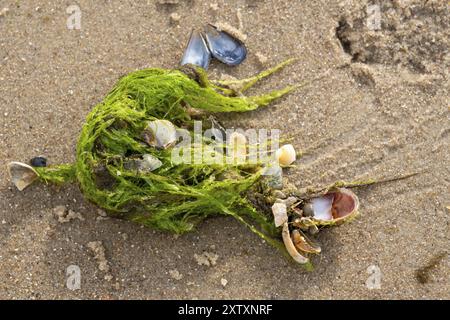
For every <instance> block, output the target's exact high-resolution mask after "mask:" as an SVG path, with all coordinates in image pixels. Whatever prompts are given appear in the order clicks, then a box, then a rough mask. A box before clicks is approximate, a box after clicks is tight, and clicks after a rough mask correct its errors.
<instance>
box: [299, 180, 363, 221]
mask: <svg viewBox="0 0 450 320" xmlns="http://www.w3.org/2000/svg"><path fill="white" fill-rule="evenodd" d="M302 209H303V212H304V213H305V215H307V216H310V217H311V218H312V219H313V220H314V221H315V222H316V223H317V224H319V225H332V224H336V223H342V222H345V221H348V220H350V219H352V218H353V217H355V216H356V215H357V214H358V210H359V199H358V197H357V196H356V195H355V194H354V193H353V192H352V191H350V190H349V189H344V188H340V189H337V190H336V191H332V192H329V193H327V194H325V195H323V196H321V197H316V198H312V199H311V200H309V201H308V202H307V203H306V204H303V208H302Z"/></svg>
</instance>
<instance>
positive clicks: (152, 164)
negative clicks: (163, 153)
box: [123, 154, 163, 174]
mask: <svg viewBox="0 0 450 320" xmlns="http://www.w3.org/2000/svg"><path fill="white" fill-rule="evenodd" d="M162 165H163V163H162V162H161V160H159V159H158V158H156V157H154V156H152V155H151V154H145V155H144V156H143V157H142V159H130V160H128V161H125V162H124V164H123V166H124V168H125V169H127V170H132V171H137V172H138V173H142V174H145V173H150V172H152V171H154V170H156V169H158V168H160V167H161V166H162Z"/></svg>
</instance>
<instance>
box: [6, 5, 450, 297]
mask: <svg viewBox="0 0 450 320" xmlns="http://www.w3.org/2000/svg"><path fill="white" fill-rule="evenodd" d="M374 4H375V7H374ZM73 5H75V6H76V7H78V8H79V9H80V13H81V16H80V17H81V20H80V25H79V27H80V29H78V28H77V27H78V26H77V25H75V26H74V25H72V26H74V27H75V28H73V29H70V28H68V19H69V17H70V16H71V15H72V14H73V12H74V11H72V9H73V8H74V7H73ZM71 6H72V8H71V10H69V12H67V11H66V10H67V9H68V8H70V7H71ZM449 9H450V7H449V5H448V4H447V3H446V1H443V0H430V1H426V2H424V1H419V0H404V1H400V0H398V1H387V0H381V1H374V2H371V1H367V0H364V1H352V0H342V1H325V0H322V1H320V0H310V1H300V0H294V1H289V0H280V1H278V0H233V1H224V0H211V1H198V0H172V1H168V0H166V1H164V0H138V1H131V0H104V1H88V0H78V1H76V2H75V1H72V0H64V1H54V0H53V1H41V0H29V1H13V0H0V167H1V168H2V169H1V170H0V279H1V281H0V299H450V259H449V247H450V207H449V206H450V192H449V191H450V153H449V147H450V121H449V120H450V111H449V110H450V109H449V106H450V104H449V103H450V99H449V98H450V95H449V92H450V91H449V90H450V81H449V71H450V14H449ZM371 19H374V20H373V21H372V20H371ZM69 22H70V21H69ZM209 22H210V23H228V24H229V25H231V26H233V27H235V28H237V29H240V32H241V33H243V34H245V35H246V40H245V44H246V46H247V49H248V52H249V54H248V58H247V59H246V60H245V61H244V63H242V64H241V65H240V66H237V67H227V66H224V65H222V64H219V63H217V62H213V63H212V64H211V66H210V68H209V70H208V74H209V76H210V77H211V78H216V79H217V78H220V77H222V76H224V75H229V76H233V77H236V78H245V77H248V76H251V75H253V74H256V73H258V72H260V71H262V70H264V69H265V68H267V67H270V66H273V65H275V64H277V63H279V62H281V61H283V60H285V59H288V58H292V57H296V58H298V61H297V62H296V63H294V64H292V65H291V66H289V67H287V68H286V69H285V70H283V71H282V72H280V73H277V74H275V75H273V76H272V77H270V78H269V79H267V80H264V81H263V82H262V83H261V85H258V86H256V87H255V88H254V89H251V91H250V93H251V94H258V93H262V92H267V91H268V90H270V89H275V88H282V87H284V86H286V85H289V84H295V83H301V82H304V81H308V80H311V79H313V78H315V77H317V75H320V74H327V76H326V77H325V78H324V79H322V80H321V81H317V82H314V83H312V84H311V85H309V86H307V87H304V88H301V89H299V90H297V91H295V92H293V93H291V94H289V95H288V96H286V97H285V98H283V99H281V100H279V101H277V102H276V103H274V104H273V105H271V106H269V107H267V108H263V109H259V110H256V111H252V112H250V113H243V114H227V115H218V119H220V121H221V122H222V123H223V124H224V125H225V126H226V127H239V128H255V129H259V128H274V129H280V130H281V133H282V135H283V136H285V137H289V138H291V139H292V142H291V143H292V144H293V145H294V146H295V148H296V149H297V150H298V151H303V152H304V155H303V156H302V157H300V158H299V159H298V160H297V161H296V163H295V167H293V168H290V169H288V170H287V171H286V175H285V177H286V179H287V180H289V182H291V183H293V184H295V185H296V186H297V187H298V188H301V187H305V186H311V185H314V186H323V185H327V184H330V183H333V182H335V181H337V180H355V179H367V178H390V177H395V176H399V175H404V174H409V173H418V174H417V175H415V176H413V177H411V178H409V179H406V180H401V181H395V182H391V183H385V184H378V185H374V186H371V187H366V188H358V189H355V193H356V194H357V195H358V197H359V200H360V203H361V208H360V209H361V216H360V217H358V219H356V220H355V221H353V222H352V223H349V224H344V225H342V226H340V227H337V228H332V229H327V230H324V231H322V232H321V233H320V234H319V236H318V240H319V241H320V243H321V244H322V254H321V255H320V256H318V257H315V258H314V259H313V262H314V265H315V270H314V271H313V272H306V271H304V270H302V268H300V267H298V266H297V265H295V264H293V263H291V262H290V261H288V260H286V259H285V258H283V256H282V255H281V254H280V253H279V252H277V251H276V250H275V249H273V248H272V247H270V246H269V245H268V244H266V243H264V242H263V241H261V239H260V238H258V237H257V236H255V235H254V234H252V233H251V232H250V231H249V230H247V229H246V228H245V227H244V226H242V225H240V224H239V223H237V222H236V221H235V220H233V219H232V218H225V217H217V218H210V219H207V220H206V221H205V222H204V223H202V224H201V225H200V226H199V227H198V228H197V229H196V230H195V231H193V232H191V233H187V234H184V235H181V236H174V235H172V234H169V233H165V232H159V231H154V230H151V229H147V228H144V227H141V226H139V225H137V224H133V223H131V222H127V221H122V220H118V219H112V218H108V217H103V216H102V214H103V213H102V212H101V211H100V212H99V210H98V208H97V207H96V206H95V205H93V204H91V203H89V202H88V201H86V200H85V199H84V197H83V194H82V193H81V192H80V190H79V188H78V187H77V186H76V185H65V186H62V187H55V186H50V185H48V186H47V185H43V184H35V185H32V186H30V187H29V188H27V189H26V190H25V191H23V192H19V191H18V190H17V189H16V188H15V187H14V185H13V184H12V183H11V181H10V180H9V177H8V174H7V171H6V164H7V163H8V162H10V161H22V162H28V161H29V159H31V158H32V157H34V156H38V155H44V156H45V157H46V158H48V161H49V164H59V163H71V162H74V160H75V147H76V143H77V140H78V136H79V133H80V130H81V128H82V126H83V123H84V121H85V117H86V116H87V114H88V113H89V111H90V110H91V109H92V108H93V106H95V105H96V104H97V103H99V102H100V101H102V99H103V97H104V96H105V95H106V94H107V93H108V92H109V91H110V90H111V88H112V87H113V86H114V84H115V83H116V82H117V80H118V79H119V78H120V77H121V76H123V75H125V74H127V73H129V72H132V71H135V70H138V69H143V68H149V67H162V68H177V67H178V65H179V61H180V59H181V56H182V54H183V50H184V48H185V46H186V43H187V41H188V38H189V34H190V31H191V29H192V28H194V27H196V28H198V27H201V26H202V25H205V24H206V23H209ZM69 25H70V24H69ZM60 206H64V208H65V210H67V211H71V212H72V213H73V216H74V217H75V218H74V219H72V220H70V221H69V222H62V221H60V220H58V217H57V214H56V215H55V212H56V213H57V211H58V210H64V209H61V207H60ZM58 207H59V209H58ZM69 266H76V267H77V268H78V269H77V270H79V271H80V275H81V283H80V288H79V289H78V290H71V289H70V286H69V287H68V285H67V279H68V277H69V276H70V272H69V274H68V268H69ZM69 270H71V269H69Z"/></svg>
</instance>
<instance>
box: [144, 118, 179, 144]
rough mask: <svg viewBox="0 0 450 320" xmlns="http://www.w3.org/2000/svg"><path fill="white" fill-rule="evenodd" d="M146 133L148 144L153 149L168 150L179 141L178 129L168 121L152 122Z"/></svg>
mask: <svg viewBox="0 0 450 320" xmlns="http://www.w3.org/2000/svg"><path fill="white" fill-rule="evenodd" d="M146 131H147V132H146V133H148V134H146V142H147V143H148V144H149V145H151V146H153V147H157V148H163V149H166V148H168V147H170V146H172V145H173V144H174V143H175V142H176V141H177V129H176V127H175V126H174V125H173V123H172V122H170V121H168V120H154V121H150V122H149V123H148V126H147V129H146Z"/></svg>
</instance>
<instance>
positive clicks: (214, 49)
mask: <svg viewBox="0 0 450 320" xmlns="http://www.w3.org/2000/svg"><path fill="white" fill-rule="evenodd" d="M205 39H206V42H207V44H208V47H209V50H210V52H211V55H212V56H213V57H214V58H216V59H217V60H219V61H220V62H222V63H225V64H227V65H229V66H236V65H238V64H240V63H241V62H242V61H244V60H245V58H246V57H247V48H246V47H245V45H244V44H243V43H242V41H240V40H238V39H236V38H235V37H233V36H232V35H230V34H229V33H228V32H226V31H223V30H222V31H219V30H218V29H217V27H215V26H213V25H211V24H210V25H207V26H206V27H205Z"/></svg>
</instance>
